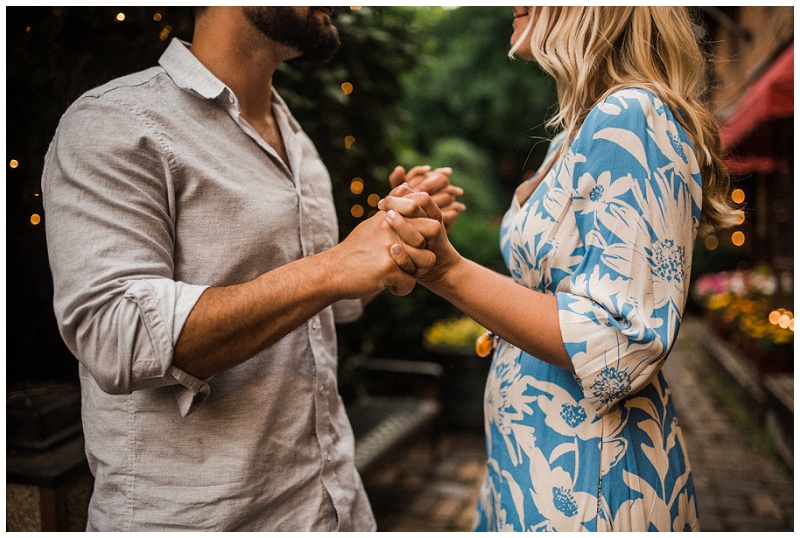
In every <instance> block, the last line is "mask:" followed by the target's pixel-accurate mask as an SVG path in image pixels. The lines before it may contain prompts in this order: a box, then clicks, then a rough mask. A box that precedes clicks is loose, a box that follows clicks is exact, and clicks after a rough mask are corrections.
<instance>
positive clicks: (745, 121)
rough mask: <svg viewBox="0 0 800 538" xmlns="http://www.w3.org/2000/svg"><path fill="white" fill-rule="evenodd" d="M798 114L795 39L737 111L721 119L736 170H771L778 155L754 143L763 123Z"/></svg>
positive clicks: (724, 145)
mask: <svg viewBox="0 0 800 538" xmlns="http://www.w3.org/2000/svg"><path fill="white" fill-rule="evenodd" d="M793 116H794V43H792V44H791V45H789V46H788V47H787V48H786V50H784V51H783V52H782V53H781V55H780V56H778V58H777V59H776V60H775V61H774V62H773V63H772V65H770V66H769V67H768V68H767V70H766V71H764V73H763V74H762V75H761V76H760V77H759V78H758V79H757V80H756V81H755V82H754V83H753V84H752V85H751V86H750V87H749V88H748V89H747V91H745V93H744V95H742V97H741V98H740V99H739V101H738V102H737V103H736V105H735V106H734V109H733V112H732V113H731V114H730V115H729V116H728V118H727V119H726V120H725V121H723V122H721V123H720V137H721V139H722V150H723V152H724V153H726V154H730V155H731V156H730V157H729V158H728V159H727V160H726V164H728V166H729V168H730V169H731V171H732V172H738V173H748V172H768V171H770V170H774V169H775V158H774V156H772V155H770V154H769V153H764V152H762V151H758V150H757V148H758V147H759V144H751V143H750V142H751V141H753V139H754V138H757V137H758V136H757V135H758V130H759V127H761V126H763V125H764V124H765V123H767V122H770V121H772V120H777V119H781V118H787V117H793Z"/></svg>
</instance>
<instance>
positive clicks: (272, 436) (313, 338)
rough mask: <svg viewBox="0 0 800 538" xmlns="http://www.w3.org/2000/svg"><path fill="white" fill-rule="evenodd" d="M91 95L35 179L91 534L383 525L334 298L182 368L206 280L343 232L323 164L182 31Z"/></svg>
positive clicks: (64, 124) (273, 261)
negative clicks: (78, 419)
mask: <svg viewBox="0 0 800 538" xmlns="http://www.w3.org/2000/svg"><path fill="white" fill-rule="evenodd" d="M159 64H160V66H159V67H154V68H151V69H148V70H145V71H142V72H139V73H135V74H132V75H129V76H125V77H122V78H120V79H117V80H114V81H112V82H109V83H108V84H105V85H103V86H101V87H99V88H96V89H94V90H91V91H89V92H87V93H86V94H84V95H83V96H82V97H80V98H79V99H78V100H77V101H76V102H75V103H74V104H73V105H72V106H71V107H70V108H69V110H68V111H67V112H66V113H65V114H64V116H63V118H62V120H61V122H60V124H59V127H58V129H57V131H56V134H55V137H54V139H53V142H52V143H51V146H50V149H49V151H48V153H47V157H46V162H45V169H44V174H43V178H42V188H43V199H44V206H45V217H46V230H47V242H48V253H49V256H50V263H51V268H52V274H53V280H54V285H55V297H54V308H55V313H56V317H57V319H58V323H59V328H60V330H61V334H62V336H63V338H64V340H65V342H66V343H67V345H68V346H69V348H70V350H71V351H72V352H73V353H74V355H75V356H76V357H77V358H78V360H79V361H80V378H81V387H82V397H83V404H82V405H83V428H84V434H85V438H86V453H87V456H88V460H89V465H90V468H91V470H92V472H93V473H94V475H95V490H94V494H93V496H92V500H91V505H90V509H89V523H88V530H119V531H128V530H130V531H151V530H272V531H287V530H317V531H328V530H341V531H365V530H375V520H374V517H373V515H372V511H371V509H370V506H369V502H368V500H367V497H366V494H365V492H364V488H363V485H362V483H361V479H360V478H359V476H358V473H357V471H356V469H355V466H354V463H353V444H354V443H353V433H352V430H351V428H350V424H349V422H348V419H347V416H346V414H345V410H344V407H343V405H342V400H341V398H340V397H339V395H338V390H337V384H336V368H337V360H336V333H335V327H334V319H336V320H337V321H347V320H351V319H355V318H356V317H358V316H359V315H360V314H361V307H360V303H359V302H357V301H346V302H342V303H337V304H336V305H334V306H333V307H329V308H326V309H325V310H323V311H322V312H320V313H319V314H318V315H316V316H314V317H313V318H311V319H310V320H309V321H308V323H306V324H304V325H302V326H301V327H300V328H298V329H297V330H295V331H294V332H292V333H291V334H289V335H288V336H286V337H285V338H283V339H282V340H281V341H279V342H278V343H276V344H275V345H273V346H272V347H270V348H269V349H267V350H265V351H263V352H262V353H259V354H258V355H256V356H254V357H253V358H251V359H250V360H248V361H246V362H245V363H243V364H241V365H239V366H237V367H235V368H232V369H230V370H228V371H226V372H224V373H220V374H218V375H216V376H214V377H213V378H211V379H206V380H202V379H197V378H194V377H192V376H191V375H189V374H187V373H186V372H184V371H181V370H179V369H178V368H176V367H175V366H173V365H172V357H173V349H174V346H175V343H176V341H177V340H178V336H179V335H180V332H181V329H182V327H183V324H184V322H185V321H186V318H187V316H188V315H189V312H190V311H191V309H192V308H193V307H194V305H195V303H196V301H197V299H198V298H199V297H200V295H201V294H202V292H203V291H204V290H205V289H206V288H207V287H208V286H225V285H230V284H236V283H241V282H245V281H248V280H251V279H253V278H255V277H256V276H258V275H260V274H261V273H264V272H266V271H269V270H270V269H273V268H276V267H278V266H281V265H284V264H286V263H288V262H290V261H292V260H296V259H298V258H300V257H303V256H309V255H312V254H315V253H318V252H320V251H322V250H325V249H327V248H330V247H331V246H333V245H334V244H335V242H337V241H338V226H337V223H336V214H335V211H334V206H333V199H332V193H331V184H330V177H329V176H328V173H327V171H326V169H325V167H324V165H323V163H322V161H321V159H320V157H319V155H318V154H317V152H316V150H315V148H314V146H313V144H312V143H311V140H310V139H309V138H308V137H307V136H306V135H305V133H304V132H303V131H302V130H301V128H300V126H299V125H298V124H297V122H296V121H295V120H294V118H292V116H291V114H290V113H289V110H288V109H287V107H286V105H285V103H284V102H283V101H282V100H281V99H280V97H279V96H278V95H277V93H273V100H274V105H273V110H274V113H275V116H276V118H277V121H278V124H279V126H280V131H281V134H282V136H283V139H284V143H285V146H286V149H287V152H288V155H289V167H287V166H286V165H285V164H284V163H283V162H282V161H281V159H280V158H279V157H278V155H277V154H276V153H275V151H274V150H273V149H272V148H271V147H269V146H268V145H267V144H266V143H265V142H264V141H263V140H262V139H261V138H260V137H259V136H258V135H257V134H256V132H255V131H254V130H253V129H252V127H251V126H250V125H248V124H247V122H246V121H245V120H244V119H243V118H242V117H241V116H240V113H239V106H238V103H237V99H236V96H235V95H234V94H233V93H232V92H231V91H230V89H229V88H227V87H226V86H225V85H224V84H223V83H222V82H221V81H219V80H218V79H217V78H216V77H214V76H213V75H212V74H211V73H210V72H209V71H208V70H207V69H206V68H205V67H204V66H203V65H202V64H201V63H200V62H199V61H198V60H197V59H196V58H195V57H194V56H193V55H192V54H191V52H190V51H189V49H188V48H187V44H184V43H183V42H181V41H177V40H174V41H172V43H170V45H169V47H168V49H167V50H166V51H165V52H164V54H163V56H162V57H161V59H160V60H159Z"/></svg>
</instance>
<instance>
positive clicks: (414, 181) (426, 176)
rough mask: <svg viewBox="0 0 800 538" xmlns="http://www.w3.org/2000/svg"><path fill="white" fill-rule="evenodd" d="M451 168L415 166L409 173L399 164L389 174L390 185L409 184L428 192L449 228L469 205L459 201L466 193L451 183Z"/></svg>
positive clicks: (413, 187) (414, 189)
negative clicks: (432, 168) (433, 168)
mask: <svg viewBox="0 0 800 538" xmlns="http://www.w3.org/2000/svg"><path fill="white" fill-rule="evenodd" d="M452 173H453V170H452V169H451V168H436V169H435V170H431V167H430V166H427V165H426V166H415V167H414V168H412V169H411V170H409V171H408V172H407V173H406V171H405V169H404V168H403V167H402V166H397V167H396V168H395V169H394V170H393V171H392V173H391V174H390V175H389V185H391V187H392V189H394V188H396V187H398V186H399V185H402V184H403V183H406V184H408V186H409V188H411V190H413V191H415V192H426V193H428V194H429V195H430V196H431V198H432V199H433V201H434V203H436V205H437V206H439V209H441V210H442V222H443V223H444V226H445V228H446V229H447V230H449V229H450V228H452V226H453V224H454V223H455V221H456V220H457V219H458V216H459V215H460V214H461V212H462V211H464V210H465V209H466V208H467V206H465V205H464V204H462V203H461V202H458V201H457V200H456V198H457V197H458V196H462V195H463V194H464V189H462V188H461V187H457V186H455V185H453V184H451V183H450V174H452Z"/></svg>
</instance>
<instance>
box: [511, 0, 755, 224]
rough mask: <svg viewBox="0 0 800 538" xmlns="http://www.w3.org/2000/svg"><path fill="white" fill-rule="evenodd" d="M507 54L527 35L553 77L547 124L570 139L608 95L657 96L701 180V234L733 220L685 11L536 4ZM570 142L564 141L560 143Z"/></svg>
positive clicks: (735, 213) (701, 61)
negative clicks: (555, 105)
mask: <svg viewBox="0 0 800 538" xmlns="http://www.w3.org/2000/svg"><path fill="white" fill-rule="evenodd" d="M530 10H531V12H530V13H531V16H530V17H529V19H530V22H529V23H528V27H527V28H526V29H525V31H524V33H523V34H522V36H521V37H520V39H519V40H518V41H517V42H516V43H514V44H513V46H512V47H511V50H510V51H509V56H511V57H512V58H513V57H514V56H515V53H516V52H517V50H519V48H520V46H521V45H522V44H523V43H524V42H525V39H528V40H529V43H530V49H531V53H532V57H533V59H534V61H536V63H538V64H539V66H540V67H541V68H542V69H543V70H544V71H545V72H547V73H548V74H550V75H551V76H552V77H553V78H554V79H555V82H556V88H557V90H558V101H559V110H558V113H557V114H556V115H555V116H554V117H552V118H551V119H550V120H549V121H548V123H547V125H548V126H549V127H557V128H560V129H562V130H564V131H565V132H566V140H567V141H570V140H572V138H573V137H574V136H575V134H576V133H577V131H578V129H579V128H580V126H581V124H582V123H583V121H584V119H585V118H586V115H587V114H588V113H589V111H590V110H591V109H592V107H594V106H595V105H596V104H597V103H598V102H600V101H602V100H603V99H604V98H605V97H606V96H608V95H610V94H611V93H613V92H615V91H617V90H619V89H621V88H630V87H638V88H642V89H645V90H648V91H650V92H652V93H653V94H655V95H657V96H658V97H659V98H661V99H662V100H663V101H664V102H665V103H666V104H667V106H669V108H670V109H671V110H672V111H673V112H674V113H675V116H676V117H677V118H678V121H679V122H680V123H681V125H682V126H683V128H684V129H685V130H686V132H687V133H688V135H689V138H690V140H691V142H692V146H693V147H694V150H695V154H696V156H697V161H698V163H699V165H700V172H701V175H702V178H703V205H702V209H703V211H702V217H701V220H700V232H701V233H702V234H706V233H709V232H710V231H712V230H713V229H715V228H716V229H722V228H727V227H730V226H734V225H736V224H738V223H739V220H740V218H741V214H742V212H741V210H739V209H735V208H733V207H732V206H731V204H730V202H729V200H730V197H729V190H730V178H729V175H728V172H727V170H726V169H725V166H724V165H723V163H722V159H721V146H720V138H719V129H718V127H717V122H716V120H715V118H714V116H713V115H712V114H711V112H710V111H709V110H708V109H707V108H706V107H705V106H704V105H703V104H702V103H701V96H702V94H703V90H704V83H705V78H704V77H705V75H704V69H705V58H704V57H703V53H702V52H701V50H700V46H699V43H698V40H697V37H696V36H695V33H694V24H693V23H692V21H691V19H690V17H689V14H688V13H687V11H686V8H683V7H675V6H656V7H654V6H635V7H631V6H607V7H600V6H553V7H548V6H540V7H536V8H533V7H531V8H530ZM568 145H569V144H568V143H565V144H564V145H563V146H562V148H566V147H567V146H568Z"/></svg>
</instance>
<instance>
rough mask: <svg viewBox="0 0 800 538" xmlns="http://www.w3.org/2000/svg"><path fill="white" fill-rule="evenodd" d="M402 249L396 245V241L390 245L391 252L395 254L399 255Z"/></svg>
mask: <svg viewBox="0 0 800 538" xmlns="http://www.w3.org/2000/svg"><path fill="white" fill-rule="evenodd" d="M402 251H403V249H401V248H400V245H398V244H397V243H395V244H394V245H392V254H396V255H398V256H399V255H400V253H401V252H402Z"/></svg>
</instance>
